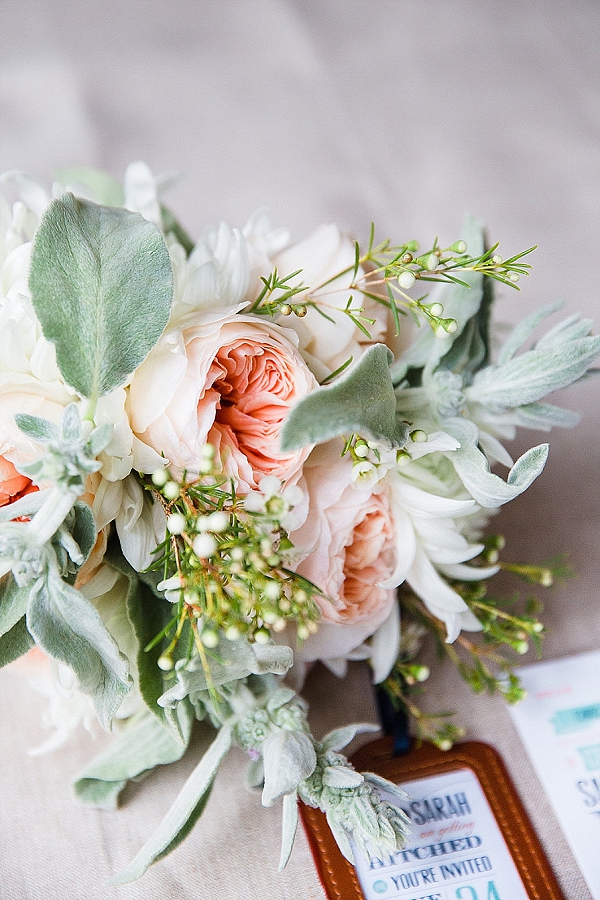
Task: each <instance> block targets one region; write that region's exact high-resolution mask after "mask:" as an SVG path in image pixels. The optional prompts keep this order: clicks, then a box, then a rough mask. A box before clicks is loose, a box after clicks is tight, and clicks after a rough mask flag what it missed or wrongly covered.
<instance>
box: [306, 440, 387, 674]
mask: <svg viewBox="0 0 600 900" xmlns="http://www.w3.org/2000/svg"><path fill="white" fill-rule="evenodd" d="M340 452H341V442H340V441H330V442H329V443H327V444H322V445H320V446H318V447H317V448H315V450H314V451H313V453H312V454H311V456H310V457H309V459H308V461H307V463H306V464H305V466H304V477H305V482H306V485H307V487H308V493H309V498H310V499H309V510H308V516H307V518H306V521H305V522H304V524H303V525H302V526H301V527H300V528H299V529H297V530H296V531H294V532H292V534H291V535H290V537H291V540H292V542H293V543H294V545H295V546H296V547H297V548H298V549H299V550H301V552H302V554H303V556H304V558H303V559H302V561H301V562H300V563H299V564H298V565H297V567H296V568H297V571H298V572H299V573H300V574H301V575H303V576H305V577H306V578H308V579H309V580H310V581H312V582H313V583H314V584H316V585H318V586H319V588H320V589H321V590H322V591H323V593H324V594H325V595H326V596H327V597H328V598H329V599H328V600H320V601H319V605H320V607H321V612H322V619H321V623H320V624H319V630H318V631H317V633H316V634H314V635H311V637H310V638H309V639H308V640H307V641H306V643H305V645H304V647H303V648H302V651H301V658H302V659H303V660H304V661H310V660H315V659H328V658H339V657H345V656H348V654H349V653H350V652H351V651H352V650H353V649H355V648H356V647H357V646H358V645H359V644H361V643H362V642H363V641H364V640H366V639H367V638H368V637H370V636H371V635H372V634H374V632H375V631H376V630H377V629H378V628H379V626H380V625H382V624H383V622H384V621H385V620H386V619H387V618H388V616H389V615H390V612H391V610H392V607H393V605H394V598H395V589H394V588H389V587H381V586H380V584H381V583H382V582H385V581H387V580H389V579H390V577H391V576H392V574H393V572H394V569H395V566H396V550H395V539H394V527H393V520H392V514H391V510H390V506H389V500H388V495H387V493H386V491H385V490H384V491H382V492H380V493H376V492H374V491H372V490H371V489H363V488H360V487H356V486H354V485H353V483H352V463H351V462H350V460H348V459H342V458H340Z"/></svg>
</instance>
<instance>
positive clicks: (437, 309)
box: [429, 303, 444, 318]
mask: <svg viewBox="0 0 600 900" xmlns="http://www.w3.org/2000/svg"><path fill="white" fill-rule="evenodd" d="M429 312H430V313H431V315H432V316H436V317H438V318H439V317H440V316H441V315H442V314H443V312H444V307H443V306H442V304H441V303H432V304H431V306H430V307H429Z"/></svg>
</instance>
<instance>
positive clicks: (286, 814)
mask: <svg viewBox="0 0 600 900" xmlns="http://www.w3.org/2000/svg"><path fill="white" fill-rule="evenodd" d="M297 828H298V794H297V793H296V792H295V791H294V793H293V794H286V795H285V796H284V798H283V813H282V821H281V855H280V857H279V867H278V871H279V872H283V870H284V869H285V867H286V865H287V862H288V859H289V858H290V854H291V852H292V847H293V846H294V839H295V837H296V829H297Z"/></svg>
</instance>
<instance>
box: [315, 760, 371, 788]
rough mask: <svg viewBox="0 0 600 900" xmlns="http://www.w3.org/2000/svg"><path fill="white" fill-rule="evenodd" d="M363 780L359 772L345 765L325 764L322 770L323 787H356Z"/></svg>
mask: <svg viewBox="0 0 600 900" xmlns="http://www.w3.org/2000/svg"><path fill="white" fill-rule="evenodd" d="M364 780H365V779H364V778H363V776H362V775H361V774H360V772H355V771H354V769H349V768H347V767H346V766H326V767H325V770H324V772H323V784H324V785H325V787H329V788H336V789H337V790H341V789H344V788H356V787H358V786H359V785H361V784H362V783H363V781H364Z"/></svg>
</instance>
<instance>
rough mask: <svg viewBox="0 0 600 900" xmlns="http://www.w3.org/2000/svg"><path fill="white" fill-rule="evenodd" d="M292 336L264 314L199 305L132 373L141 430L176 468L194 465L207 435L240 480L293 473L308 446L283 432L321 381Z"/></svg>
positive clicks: (288, 478) (289, 477)
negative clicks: (283, 443)
mask: <svg viewBox="0 0 600 900" xmlns="http://www.w3.org/2000/svg"><path fill="white" fill-rule="evenodd" d="M294 341H295V335H294V334H293V332H290V331H287V330H286V329H281V328H279V327H277V326H273V325H271V324H269V323H268V322H265V321H263V320H262V319H259V318H257V317H253V316H245V315H238V314H231V313H229V314H227V315H222V316H221V317H219V314H218V313H217V312H214V311H213V312H209V313H203V314H202V313H199V314H198V318H197V324H196V325H188V327H186V328H184V329H183V330H179V329H173V330H170V331H169V332H167V333H166V334H165V335H164V336H163V338H162V339H161V340H160V341H159V343H158V344H157V346H156V347H155V348H154V349H153V350H152V351H151V353H150V355H149V356H148V358H147V360H146V361H145V362H144V363H143V364H142V366H140V368H139V369H138V370H137V372H136V373H135V375H134V377H133V380H132V383H131V386H130V394H129V410H130V421H131V425H132V428H133V430H134V433H135V434H136V436H137V438H138V439H139V441H140V442H142V444H144V445H145V446H147V447H150V448H152V449H153V450H154V451H156V452H157V453H162V454H164V456H165V457H166V459H167V460H168V462H169V464H170V465H171V466H172V467H173V469H174V470H176V471H177V472H181V471H182V470H183V469H186V470H187V471H188V472H192V473H194V472H197V471H198V460H199V458H200V453H201V450H202V447H203V446H204V444H206V443H207V442H210V443H212V444H213V445H214V446H215V447H216V449H217V451H218V452H219V453H220V454H221V456H222V457H223V458H224V459H225V462H226V467H227V471H228V473H229V474H231V475H232V476H233V477H234V478H235V479H236V481H237V483H238V486H239V488H240V489H241V490H244V489H252V488H255V487H256V486H257V484H258V482H259V481H260V479H261V478H262V477H263V476H264V475H275V476H277V477H278V478H279V479H280V480H281V481H284V482H288V483H290V482H293V481H295V480H296V479H297V478H298V477H299V475H300V473H301V470H302V465H303V463H304V460H305V459H306V456H307V455H308V452H309V449H310V448H306V449H303V450H300V451H294V452H290V453H284V452H282V451H281V450H280V448H279V434H280V431H281V427H282V424H283V421H284V419H285V417H286V415H287V413H288V412H289V410H290V408H291V407H292V406H293V405H294V404H295V403H296V402H297V401H298V400H300V399H301V398H302V397H304V396H305V395H306V394H308V393H309V392H310V391H312V390H313V389H314V388H315V387H316V381H315V379H314V377H313V375H312V374H311V372H310V370H309V369H308V367H307V366H306V364H305V362H304V360H303V359H302V357H301V355H300V353H299V352H298V350H297V348H296V346H295V345H294Z"/></svg>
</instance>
